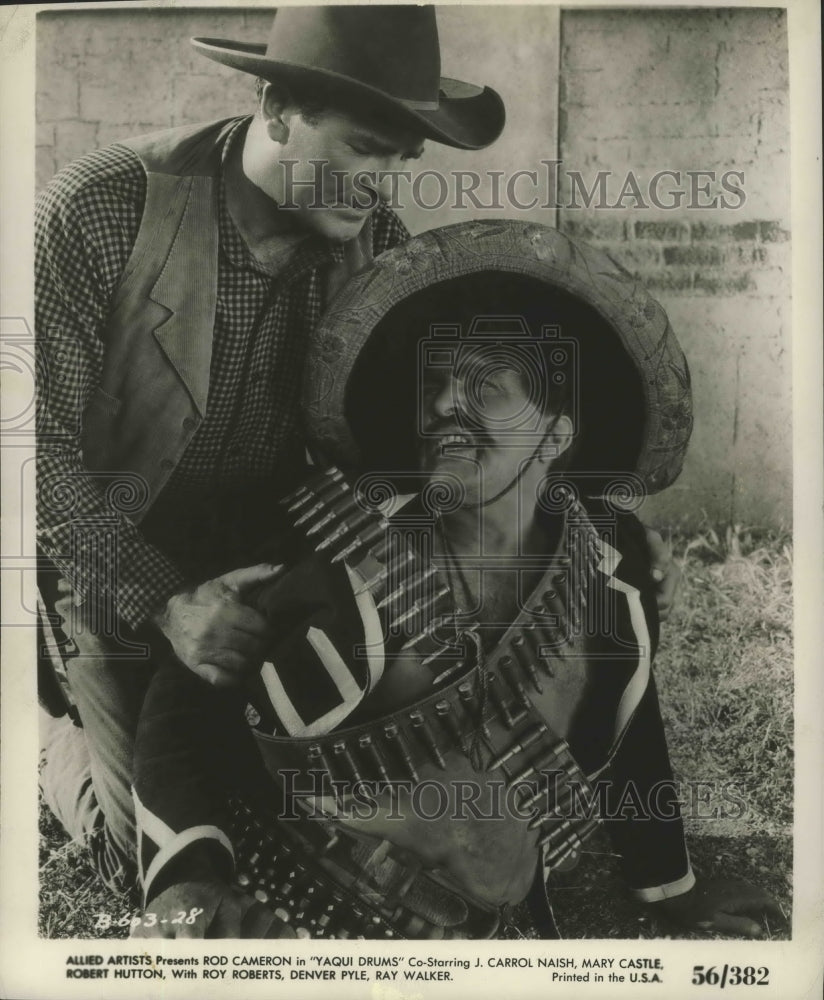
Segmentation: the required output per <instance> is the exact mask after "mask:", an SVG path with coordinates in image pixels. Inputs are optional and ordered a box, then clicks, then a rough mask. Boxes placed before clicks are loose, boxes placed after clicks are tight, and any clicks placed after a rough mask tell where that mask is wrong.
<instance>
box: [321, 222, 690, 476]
mask: <svg viewBox="0 0 824 1000" xmlns="http://www.w3.org/2000/svg"><path fill="white" fill-rule="evenodd" d="M461 285H465V286H467V287H466V288H465V289H464V290H463V291H459V292H455V301H460V303H461V304H460V306H459V307H456V308H455V309H450V303H451V302H452V301H453V299H452V295H453V290H455V289H460V288H461ZM476 302H477V304H478V308H479V309H481V310H485V309H486V310H488V309H489V308H490V307H492V308H493V309H497V310H498V312H499V313H507V314H508V315H510V316H511V315H512V314H513V313H520V314H521V317H522V318H525V320H526V322H527V325H528V327H529V328H530V330H531V334H530V335H531V336H536V335H540V334H541V327H542V324H544V323H548V324H553V323H559V322H560V324H562V325H564V324H565V325H566V327H567V329H568V330H570V331H571V334H572V335H573V339H575V340H576V342H577V344H578V346H579V348H580V352H581V357H582V359H583V361H582V364H583V368H582V372H583V376H582V377H583V379H584V381H587V380H591V378H592V373H594V379H595V388H594V389H593V388H592V386H591V385H586V386H585V387H584V405H583V409H584V410H589V421H590V422H589V426H588V427H587V429H586V431H585V434H586V437H587V441H586V443H585V447H584V449H583V453H582V454H579V465H578V469H577V471H578V472H580V473H581V474H583V475H594V476H595V477H596V478H595V479H593V480H592V483H593V487H594V488H595V489H596V490H597V489H600V488H602V486H603V483H602V482H598V483H596V480H597V478H598V477H599V476H600V478H601V479H604V475H602V474H605V475H606V478H609V477H610V476H611V475H612V474H613V473H615V472H625V473H630V474H632V476H634V477H635V480H636V481H637V486H638V491H639V492H640V491H645V492H648V493H656V492H658V491H660V490H662V489H664V488H665V487H666V486H668V485H670V484H671V483H672V482H673V481H674V480H675V479H676V478H677V476H678V474H679V473H680V471H681V467H682V464H683V461H684V456H685V453H686V448H687V444H688V442H689V438H690V434H691V431H692V396H691V388H690V377H689V369H688V366H687V362H686V359H685V357H684V354H683V352H682V351H681V348H680V346H679V344H678V341H677V340H676V338H675V336H674V334H673V331H672V328H671V326H670V324H669V320H668V318H667V315H666V313H665V312H664V310H663V309H662V307H661V306H660V305H659V303H658V302H656V301H655V300H654V299H653V298H652V297H651V296H650V295H649V294H648V293H647V291H646V290H645V289H644V287H643V285H642V284H641V282H640V281H638V280H637V279H636V278H634V277H632V275H630V274H629V273H628V272H626V271H625V270H624V269H623V268H621V267H619V266H618V265H617V264H616V263H615V262H614V261H613V260H612V259H611V258H609V257H607V256H606V255H605V254H603V253H602V252H600V251H598V250H596V249H594V248H592V247H590V246H587V245H586V244H582V243H579V242H577V241H574V240H572V239H570V238H569V237H567V236H565V235H564V234H562V233H561V232H559V231H558V230H556V229H550V228H548V227H545V226H540V225H536V224H534V223H527V222H521V221H513V220H495V221H492V220H489V221H481V222H465V223H458V224H456V225H452V226H447V227H444V228H442V229H435V230H430V231H428V232H425V233H422V234H421V235H419V236H416V237H415V238H414V239H412V240H410V241H409V242H408V243H406V244H405V245H403V246H401V247H397V248H396V249H394V250H391V251H389V252H387V253H385V254H382V255H381V256H380V257H378V258H377V259H376V260H375V262H374V265H373V267H372V268H371V269H369V270H368V271H365V272H364V273H362V274H360V275H358V276H356V277H355V278H353V279H352V280H350V281H349V282H348V283H347V284H346V285H345V286H344V288H343V289H342V290H341V291H340V293H339V294H338V295H337V297H336V298H335V299H334V301H333V302H332V304H331V306H330V308H329V309H328V310H327V312H326V314H325V315H324V317H323V319H322V320H321V322H320V324H319V325H318V326H317V328H316V329H315V331H314V333H313V334H312V336H311V338H310V342H309V347H308V357H307V364H306V369H305V373H306V374H305V382H304V397H303V399H304V417H305V422H306V426H307V430H308V433H309V436H310V439H311V441H312V443H313V446H314V447H315V448H316V449H317V450H318V451H320V452H321V453H322V454H323V455H324V456H325V457H326V458H327V459H329V460H331V461H333V462H335V463H337V464H339V465H342V466H345V467H349V468H350V469H356V470H362V471H372V470H373V469H374V468H375V466H376V465H377V466H379V467H382V468H390V467H391V466H392V464H393V463H394V466H395V468H396V469H398V470H402V469H404V467H406V468H410V467H411V465H412V464H413V462H414V459H413V458H412V455H411V452H410V451H409V449H408V448H406V446H405V445H404V443H403V441H402V438H401V435H403V434H404V433H406V434H407V438H408V434H409V432H410V431H411V428H412V424H413V423H414V418H415V414H414V410H412V411H411V412H406V411H407V410H408V409H409V408H410V407H414V405H415V401H414V385H412V381H413V380H414V379H415V377H416V376H415V371H414V359H415V354H414V353H409V352H407V353H406V354H404V341H405V340H406V339H409V337H408V335H409V334H410V333H412V334H413V335H415V336H417V337H418V338H421V337H426V336H427V335H428V332H429V325H430V324H432V323H447V322H448V323H453V322H454V321H455V320H456V318H457V314H460V315H459V321H460V322H461V323H466V324H469V323H470V322H471V321H473V320H474V319H476V318H477V317H476V316H475V315H474V313H475V312H476V311H477V310H476V309H475V303H476ZM430 306H431V307H433V308H434V310H435V313H434V314H430V313H428V312H427V309H428V308H430ZM453 314H456V315H453ZM563 332H564V331H563V330H562V334H563ZM458 335H459V336H460V335H461V331H459V333H458ZM381 343H385V344H389V345H392V344H393V343H394V344H395V345H396V346H397V347H398V350H395V351H394V352H386V351H375V350H374V348H375V345H376V344H381ZM364 359H368V363H367V362H366V361H365V360H364ZM387 359H388V362H387ZM410 359H411V361H410ZM390 366H391V370H390ZM410 368H411V369H412V370H411V371H410ZM587 394H588V395H587ZM593 414H594V417H593ZM404 428H406V430H404ZM404 449H406V450H404Z"/></svg>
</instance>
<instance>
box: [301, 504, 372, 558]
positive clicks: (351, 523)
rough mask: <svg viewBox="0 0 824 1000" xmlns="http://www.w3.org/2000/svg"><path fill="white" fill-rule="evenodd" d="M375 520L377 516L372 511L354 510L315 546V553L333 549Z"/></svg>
mask: <svg viewBox="0 0 824 1000" xmlns="http://www.w3.org/2000/svg"><path fill="white" fill-rule="evenodd" d="M374 518H375V515H374V514H373V513H372V511H371V510H361V509H360V508H357V509H355V510H352V511H351V512H350V513H348V514H346V515H344V517H342V518H341V520H340V524H338V526H337V527H336V528H335V530H334V531H332V532H331V534H328V535H326V536H325V537H324V538H322V539H321V540H320V541H319V542H318V544H317V545H316V546H315V552H323V551H325V550H326V549H328V548H331V547H332V546H333V545H335V544H336V543H337V542H340V541H342V540H343V539H344V538H348V537H349V535H351V534H352V533H353V532H355V531H357V530H358V529H359V528H362V527H363V526H364V525H365V524H367V523H368V522H370V521H373V520H374ZM358 540H359V539H358Z"/></svg>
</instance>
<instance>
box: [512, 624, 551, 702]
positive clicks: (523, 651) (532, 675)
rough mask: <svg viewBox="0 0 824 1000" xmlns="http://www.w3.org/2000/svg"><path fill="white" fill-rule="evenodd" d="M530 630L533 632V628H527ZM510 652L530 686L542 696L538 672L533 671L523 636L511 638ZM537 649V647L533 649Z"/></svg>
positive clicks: (533, 665)
mask: <svg viewBox="0 0 824 1000" xmlns="http://www.w3.org/2000/svg"><path fill="white" fill-rule="evenodd" d="M527 627H528V628H531V629H532V631H533V632H534V626H527ZM510 646H511V647H512V651H513V652H514V654H515V660H516V662H517V663H518V665H519V666H520V667H521V668H522V669H523V670H524V672H525V673H526V674H527V676H528V677H529V679H530V680H531V681H532V685H533V687H534V688H535V690H536V691H537V692H538V694H543V693H544V689H543V687H542V686H541V680H540V678H539V677H538V671H537V670H536V669H535V664H534V663H533V662H532V654H531V651H530V649H529V647H528V646H527V644H526V640H525V639H524V637H523V635H521V634H519V635H515V636H513V637H512V640H511V642H510ZM535 648H536V649H537V647H535Z"/></svg>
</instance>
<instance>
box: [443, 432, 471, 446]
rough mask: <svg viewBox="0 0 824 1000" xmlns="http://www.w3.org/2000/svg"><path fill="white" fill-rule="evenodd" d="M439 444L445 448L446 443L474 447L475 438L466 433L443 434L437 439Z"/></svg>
mask: <svg viewBox="0 0 824 1000" xmlns="http://www.w3.org/2000/svg"><path fill="white" fill-rule="evenodd" d="M438 443H439V444H440V446H441V447H442V448H446V447H447V446H448V445H458V446H459V447H471V448H474V446H475V440H474V438H472V437H470V436H469V435H468V434H444V436H443V437H442V438H440V439H439V442H438Z"/></svg>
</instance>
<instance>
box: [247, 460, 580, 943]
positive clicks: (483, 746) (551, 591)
mask: <svg viewBox="0 0 824 1000" xmlns="http://www.w3.org/2000/svg"><path fill="white" fill-rule="evenodd" d="M285 503H287V504H289V505H290V512H291V513H293V515H294V516H295V517H296V524H297V527H298V528H299V529H303V530H304V531H305V533H306V536H307V539H308V540H309V541H310V542H311V543H312V545H313V547H314V548H315V549H316V550H317V551H325V552H326V553H327V554H328V556H329V557H330V559H331V560H332V561H333V562H334V561H342V560H345V561H346V562H347V564H348V565H350V566H353V567H354V568H356V569H357V570H358V572H359V574H360V576H361V577H362V578H363V579H364V581H365V586H366V587H368V588H369V589H370V592H371V593H372V595H373V597H374V598H375V601H376V603H377V604H380V602H381V601H385V600H386V598H387V596H391V594H392V593H393V588H394V587H395V585H398V586H399V587H400V589H403V587H404V580H405V579H406V580H408V578H409V574H410V573H411V574H413V575H414V576H415V578H416V579H420V578H421V577H422V576H425V575H427V574H429V572H430V567H429V565H428V564H427V563H426V562H425V561H422V560H421V559H419V558H418V557H417V556H416V555H415V554H414V553H413V554H411V555H410V556H409V558H408V559H407V558H406V554H405V553H403V552H401V553H400V555H401V557H402V558H401V562H402V563H403V565H404V569H405V572H406V576H404V575H403V574H402V575H401V579H400V584H398V582H397V579H396V580H395V581H394V582H393V579H392V573H391V572H390V570H389V568H388V567H389V564H390V563H391V562H393V561H394V562H397V560H398V555H399V552H398V549H397V547H396V548H395V549H394V550H393V549H392V547H391V546H390V545H389V544H388V543H387V522H386V521H385V520H383V519H382V518H379V517H377V516H376V515H375V514H374V512H373V513H372V514H371V516H368V512H361V513H357V512H356V513H355V515H354V519H353V520H349V521H347V518H351V515H352V512H353V510H355V507H356V506H357V505H355V506H353V501H352V497H351V491H349V488H348V486H347V484H346V483H345V480H344V479H343V477H342V475H341V474H340V473H339V472H338V471H337V470H328V471H327V472H325V473H322V474H321V475H320V476H319V477H317V478H316V480H315V481H314V485H312V484H309V485H308V486H305V487H302V488H301V490H300V491H298V493H297V494H296V495H293V496H292V497H289V498H287V499H286V501H285ZM574 513H575V515H576V518H575V522H576V525H577V530H576V532H575V545H574V546H573V547H572V549H571V550H570V551H571V557H570V558H569V559H568V560H567V562H568V563H569V564H570V565H569V566H568V568H567V571H566V572H564V573H561V574H560V575H559V574H558V573H554V574H549V575H547V577H545V579H544V580H542V581H541V585H540V586H539V587H538V588H536V590H535V592H534V593H533V595H532V597H531V599H530V601H529V602H528V608H527V609H525V610H524V611H523V612H522V613H521V614H520V615H519V616H518V618H517V619H516V621H515V622H514V623H513V624H512V626H511V627H510V628H509V629H508V630H507V631H506V632H505V634H504V636H503V637H502V638H501V640H500V641H499V642H498V644H497V645H496V648H495V649H494V651H493V652H492V653H491V655H488V656H486V657H484V656H482V654H481V650H480V645H481V644H480V641H479V638H478V636H477V633H473V631H472V630H471V629H470V630H467V631H464V633H463V634H462V636H461V639H462V641H463V644H464V655H457V654H456V652H455V648H456V647H455V644H454V643H453V644H452V645H451V646H450V644H449V643H448V642H446V641H445V640H444V637H443V633H442V632H440V633H439V628H443V627H444V622H445V620H446V619H445V616H444V613H443V609H444V606H450V605H451V602H450V601H449V600H448V598H449V597H450V596H451V595H449V594H448V593H447V594H446V595H444V594H443V593H442V590H443V588H442V587H439V588H438V589H437V590H436V596H437V599H436V600H434V601H433V600H430V601H426V602H421V601H417V605H416V611H418V612H420V616H419V617H420V628H419V629H418V630H417V631H416V633H415V635H414V636H413V638H412V640H408V641H407V642H406V643H405V647H406V648H411V649H413V651H414V652H416V653H417V654H418V655H419V656H420V657H421V659H422V661H423V662H424V663H425V664H427V665H432V669H433V675H434V676H433V687H432V689H431V690H430V692H429V693H428V694H427V695H426V696H425V697H423V698H421V699H419V700H418V701H416V702H415V704H413V705H410V706H406V707H404V708H402V709H399V710H396V711H393V712H392V713H390V714H388V715H385V716H383V717H382V718H379V719H376V720H370V721H368V722H364V723H362V724H360V725H356V726H349V727H345V728H341V729H338V730H335V731H333V732H330V733H328V734H325V735H323V736H313V737H283V736H277V735H270V734H268V733H263V732H256V734H255V735H256V737H257V740H258V746H259V748H260V751H261V753H262V756H263V759H264V762H265V764H266V767H267V769H268V770H269V772H270V773H271V774H272V775H273V777H274V778H275V779H276V780H278V778H279V776H280V775H281V773H282V772H284V771H291V772H293V774H295V775H296V779H295V784H296V785H297V786H300V785H302V786H303V788H305V789H310V788H311V789H317V788H318V780H320V783H321V785H320V787H321V788H322V789H323V794H326V791H327V790H330V791H331V794H333V795H334V797H335V798H336V799H337V800H338V802H339V803H345V802H346V800H347V798H348V796H349V795H350V793H351V792H352V791H353V790H354V789H355V786H356V785H357V783H359V782H374V783H376V786H377V787H380V786H381V785H386V784H391V783H393V782H405V783H409V782H412V783H413V784H414V783H418V782H420V781H421V780H423V779H426V778H427V777H436V778H437V777H440V778H441V779H443V780H448V778H449V775H450V773H454V772H455V771H456V770H461V771H462V772H463V773H465V761H464V762H462V761H461V758H466V759H469V761H470V762H471V764H472V767H473V768H474V770H475V771H476V772H477V773H478V774H479V775H480V774H483V775H484V778H485V780H490V781H491V780H498V779H499V778H500V780H501V781H502V783H504V784H505V785H506V786H507V788H508V789H511V790H513V792H514V793H515V795H516V797H517V805H518V810H519V813H520V814H521V815H523V816H524V818H525V819H526V818H527V817H528V823H529V827H530V828H531V829H537V828H540V830H539V832H538V840H537V843H538V846H539V848H540V849H541V851H542V853H543V860H544V868H545V869H548V868H553V867H558V866H562V865H563V864H564V863H565V862H568V861H569V859H570V858H572V857H574V856H576V855H577V853H578V852H579V851H580V849H581V846H582V844H583V843H584V841H585V840H586V839H587V838H588V837H589V836H591V834H592V833H593V832H594V831H595V829H596V828H597V823H598V818H597V816H596V815H595V812H594V808H593V802H592V794H591V789H590V786H589V784H588V782H587V779H586V776H585V775H584V773H583V772H582V770H581V769H580V767H579V766H578V765H577V763H576V761H575V760H574V758H573V755H572V753H571V752H570V749H569V746H568V744H567V742H566V740H565V739H563V738H561V736H559V735H558V729H557V727H556V726H555V725H553V721H552V719H550V718H548V717H547V716H548V714H549V713H548V712H547V705H548V704H551V705H555V704H557V703H562V702H563V701H564V699H567V700H569V691H568V690H567V689H566V688H565V687H564V683H563V682H564V681H566V680H568V679H569V676H570V675H572V676H574V675H575V674H576V673H577V674H580V673H581V668H580V665H578V664H576V665H574V667H573V670H572V671H571V674H570V671H567V672H566V674H565V673H564V671H563V670H559V665H560V664H561V663H562V662H563V655H562V651H563V649H564V647H565V646H568V645H569V644H571V643H572V641H573V638H574V635H575V634H578V633H580V630H581V623H582V617H583V615H584V614H585V612H586V606H587V596H586V595H587V590H588V586H589V583H590V582H591V580H592V578H593V576H594V573H595V566H596V564H597V562H598V559H599V558H600V556H599V552H598V537H597V534H596V533H595V531H594V529H593V528H592V526H591V525H590V524H589V522H588V519H587V518H586V513H585V511H583V509H582V508H580V506H579V507H578V508H577V509H576V510H575V512H574ZM298 522H300V523H298ZM318 525H321V528H320V529H318V530H316V529H317V526H318ZM444 597H446V598H447V600H442V598H444ZM553 602H554V603H553ZM559 602H560V603H562V605H563V610H564V614H562V615H560V616H559V615H557V614H552V613H551V612H550V605H552V607H554V608H555V609H556V610H557V607H558V604H559ZM427 618H428V620H427ZM450 650H451V657H450V656H449V655H447V654H449V653H450ZM467 651H468V655H466V654H467ZM573 687H574V685H573ZM556 694H557V697H556V696H555V695H556ZM572 701H573V704H571V705H570V707H569V713H568V714H570V713H571V712H573V711H574V708H575V705H574V694H573V698H572ZM287 825H288V826H290V832H291V833H294V832H295V830H294V829H293V828H292V825H291V824H287ZM333 825H334V829H335V831H336V832H337V834H338V836H339V838H340V839H339V840H338V841H337V843H346V842H347V840H348V838H351V837H352V836H354V834H353V833H352V831H351V830H350V829H348V828H347V827H346V826H345V825H344V824H343V823H341V822H335V823H334V824H333ZM360 836H365V835H363V834H360ZM371 839H372V840H375V839H376V838H371ZM388 849H389V850H390V852H394V855H393V856H397V853H398V849H397V848H395V847H394V846H392V847H389V848H388ZM401 853H403V852H401ZM406 853H407V854H408V852H406ZM349 857H350V860H352V859H355V858H356V857H357V852H354V853H351V852H350V856H349ZM536 862H537V853H536ZM355 867H357V865H356V866H355ZM412 867H413V868H414V865H412ZM344 868H345V866H344ZM350 870H351V865H350ZM416 877H426V878H432V877H433V876H432V872H426V873H422V872H421V873H419V874H418V875H416ZM438 878H439V880H440V882H439V884H440V885H441V887H442V888H447V887H448V888H449V890H450V891H451V892H453V893H454V894H455V895H456V897H457V898H459V899H462V900H463V901H464V902H465V903H466V904H467V905H468V906H470V907H471V908H472V909H473V912H481V913H488V912H489V910H488V908H486V907H485V904H484V903H482V902H480V901H477V900H474V899H471V898H470V896H469V894H468V893H467V892H466V891H465V889H464V887H463V886H456V885H455V884H454V883H452V884H450V879H449V875H448V874H443V875H442V876H441V875H439V876H438ZM343 883H345V879H344V880H342V881H341V879H338V880H337V882H336V884H337V886H338V889H339V888H340V887H341V885H342V884H343ZM354 885H355V886H356V887H357V886H358V885H359V878H355V881H354ZM264 891H265V892H269V890H264ZM335 891H337V890H335ZM356 895H358V898H359V899H361V902H362V904H363V905H364V906H367V905H373V902H374V900H373V902H369V899H367V898H364V897H362V895H361V894H359V892H356ZM328 905H331V904H328ZM377 910H378V912H377V915H378V916H379V918H380V919H379V923H380V921H387V915H386V914H387V912H393V911H391V908H390V907H388V906H386V905H378V907H377ZM374 915H375V914H373V916H374ZM369 919H372V918H371V917H370V918H369ZM398 919H399V918H398ZM398 919H394V918H393V919H391V920H389V922H388V923H387V926H388V927H391V928H392V929H393V933H401V931H400V930H399V927H400V924H399V922H398ZM437 922H438V921H437V920H436V921H434V922H433V921H429V923H435V924H437ZM401 923H402V921H401ZM470 923H471V924H473V927H472V928H471V929H470V930H469V933H470V936H479V931H480V929H481V928H480V927H479V926H477V924H478V921H477V920H474V921H470ZM376 926H377V925H376ZM426 926H427V927H428V926H429V925H428V924H427V925H426ZM430 932H431V929H430V931H425V932H424V935H423V936H427V934H428V933H430ZM486 932H487V933H494V929H493V930H489V928H487V930H486ZM407 933H408V927H407ZM458 933H459V936H460V933H462V932H460V931H459V932H458ZM364 936H365V935H364ZM412 936H415V935H414V934H413V935H412ZM480 936H485V935H480Z"/></svg>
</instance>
